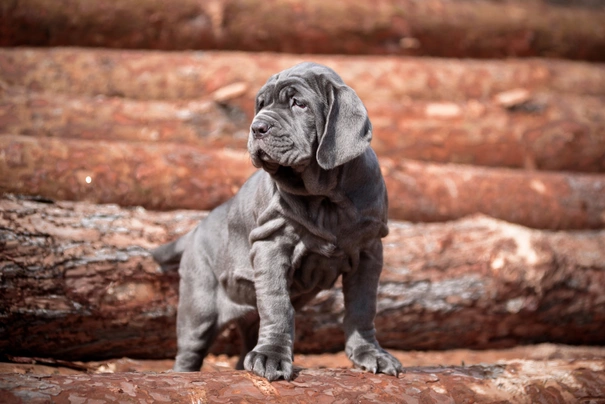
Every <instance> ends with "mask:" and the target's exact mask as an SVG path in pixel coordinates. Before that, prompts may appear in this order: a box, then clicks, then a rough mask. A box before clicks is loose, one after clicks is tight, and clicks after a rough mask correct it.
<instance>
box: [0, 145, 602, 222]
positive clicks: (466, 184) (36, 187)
mask: <svg viewBox="0 0 605 404" xmlns="http://www.w3.org/2000/svg"><path fill="white" fill-rule="evenodd" d="M380 163H381V166H382V168H383V173H384V176H385V180H386V183H387V189H388V191H389V215H390V217H391V218H393V219H400V220H410V221H414V222H417V221H423V222H431V221H443V220H450V219H456V218H460V217H463V216H466V215H470V214H473V213H484V214H486V215H489V216H492V217H495V218H498V219H503V220H506V221H509V222H513V223H519V224H523V225H526V226H529V227H535V228H544V229H584V228H602V227H604V226H605V214H604V212H605V193H604V190H605V176H604V175H603V174H598V175H597V174H571V173H563V172H557V173H552V172H532V171H518V170H509V169H497V168H480V167H472V166H464V165H453V164H452V165H447V164H445V165H444V164H430V163H422V162H414V161H411V160H395V159H390V158H381V159H380ZM253 170H254V167H253V166H252V164H251V163H250V162H249V157H248V156H247V154H246V152H245V151H243V150H235V151H234V150H232V149H216V150H212V149H201V148H197V147H193V146H186V145H178V144H170V143H157V144H151V145H150V144H146V143H145V144H143V143H129V142H99V141H83V140H74V139H54V138H31V137H26V136H12V135H4V136H0V174H2V175H0V190H2V191H4V192H14V193H22V194H28V195H42V196H44V197H48V198H54V199H69V200H87V201H91V202H96V203H117V204H119V205H122V206H133V205H141V206H143V207H145V208H148V209H161V210H165V209H210V208H214V207H216V206H217V205H218V204H219V203H221V202H223V201H225V200H227V199H228V198H229V197H231V196H232V195H233V194H234V193H235V192H236V191H237V190H238V189H239V187H240V186H241V185H242V184H243V182H244V181H245V179H246V178H247V177H248V176H249V175H250V174H251V173H252V172H253ZM87 181H90V183H88V182H87Z"/></svg>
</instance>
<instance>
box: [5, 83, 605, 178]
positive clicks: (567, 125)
mask: <svg viewBox="0 0 605 404" xmlns="http://www.w3.org/2000/svg"><path fill="white" fill-rule="evenodd" d="M506 94H507V93H502V94H501V96H500V98H503V97H505V96H506ZM508 94H509V96H512V97H515V96H516V97H517V99H516V100H515V99H513V100H512V101H510V102H512V105H508V104H507V106H504V105H501V104H499V103H498V101H497V99H498V98H496V101H483V102H481V101H478V100H471V101H467V102H462V103H453V102H427V101H413V100H410V99H405V100H401V101H400V102H398V103H397V104H392V103H385V102H383V101H378V100H376V99H375V98H371V99H370V100H369V101H368V102H366V107H367V108H368V113H369V115H370V118H371V120H372V122H373V128H374V138H373V142H372V146H373V148H374V150H375V151H376V152H377V153H378V154H379V155H380V156H388V157H393V158H410V159H418V160H425V161H435V162H444V163H449V162H454V163H465V164H473V165H483V166H495V167H516V168H520V167H526V168H532V169H536V168H537V169H546V170H567V171H581V172H605V112H604V111H605V101H604V99H602V98H599V97H587V96H574V95H567V96H565V97H564V98H562V97H560V95H558V94H553V93H535V94H530V93H529V92H527V91H525V90H518V91H516V92H513V93H508ZM515 94H516V95H515ZM248 102H250V103H252V102H253V100H252V99H250V100H248ZM252 111H253V110H252V107H250V109H248V110H246V111H243V110H240V109H239V108H237V107H232V108H229V107H226V106H221V104H219V103H217V102H216V101H214V100H213V99H212V98H210V97H209V98H206V99H200V100H196V101H139V100H131V99H123V98H118V97H109V98H108V97H98V96H97V97H82V96H79V97H74V96H69V95H61V94H59V95H58V94H46V93H36V92H23V91H19V90H16V89H10V90H6V91H4V93H3V94H2V95H1V96H0V133H14V134H24V135H30V136H38V137H40V136H53V137H67V138H77V139H92V140H110V141H115V140H117V141H123V140H126V141H144V142H162V141H165V142H176V143H179V144H189V145H196V146H202V147H207V146H212V147H224V146H229V147H234V148H240V149H244V148H245V147H246V143H247V136H248V131H249V129H248V128H249V125H250V122H251V121H252V118H253V117H252Z"/></svg>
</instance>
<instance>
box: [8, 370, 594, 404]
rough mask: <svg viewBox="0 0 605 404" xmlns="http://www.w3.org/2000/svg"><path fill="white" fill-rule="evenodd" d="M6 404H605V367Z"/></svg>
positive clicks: (29, 385)
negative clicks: (80, 403)
mask: <svg viewBox="0 0 605 404" xmlns="http://www.w3.org/2000/svg"><path fill="white" fill-rule="evenodd" d="M0 398H2V399H3V402H4V403H6V404H13V403H21V402H28V403H32V404H35V403H49V402H50V403H73V402H78V401H84V400H86V401H92V400H94V402H98V403H108V402H121V401H124V400H128V401H137V402H147V401H151V402H159V401H161V402H171V403H178V402H188V403H191V402H193V403H207V402H226V403H240V402H246V403H267V402H269V403H283V402H288V403H308V402H321V403H342V402H364V403H386V402H393V403H395V402H422V403H427V404H429V403H430V404H438V403H450V402H452V403H453V402H456V403H459V402H472V403H496V402H498V403H505V402H506V403H508V402H514V403H519V404H524V403H528V404H529V403H536V402H539V403H579V402H583V403H593V402H600V401H601V400H604V399H605V367H604V365H603V362H602V361H587V360H585V361H576V362H566V361H561V360H558V361H557V360H554V361H545V362H536V361H529V360H526V361H524V360H519V361H508V362H501V363H499V364H497V365H473V366H450V367H417V368H408V369H407V371H406V373H404V374H402V375H400V376H399V377H398V378H396V377H389V376H385V375H374V374H371V373H363V372H361V371H357V370H345V369H298V370H297V374H296V378H295V379H294V380H293V381H292V382H284V381H278V382H273V383H269V382H267V381H266V380H265V379H261V378H259V377H256V376H253V375H251V374H250V373H247V372H244V371H239V372H237V371H223V372H209V373H204V372H202V373H189V374H187V373H165V374H155V373H115V374H87V375H68V376H65V375H54V376H39V375H16V374H2V375H0Z"/></svg>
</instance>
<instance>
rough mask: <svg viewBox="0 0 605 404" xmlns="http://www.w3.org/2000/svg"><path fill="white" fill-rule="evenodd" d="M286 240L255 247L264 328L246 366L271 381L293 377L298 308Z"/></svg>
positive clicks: (258, 300) (255, 244)
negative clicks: (290, 284) (291, 287)
mask: <svg viewBox="0 0 605 404" xmlns="http://www.w3.org/2000/svg"><path fill="white" fill-rule="evenodd" d="M284 249H285V248H284V246H283V244H282V243H278V242H276V241H256V242H255V243H254V245H253V248H252V255H251V259H252V264H253V266H254V285H255V288H256V305H257V308H258V314H259V317H260V329H259V336H258V343H257V344H256V347H254V349H253V350H252V351H251V352H249V353H248V354H247V355H246V359H245V360H244V368H245V369H246V370H248V371H251V372H254V373H256V374H257V375H259V376H262V377H265V378H267V379H268V380H269V381H271V380H276V379H279V378H284V379H285V380H290V379H291V378H292V345H293V340H294V308H293V307H292V303H291V301H290V293H289V288H288V278H287V276H288V272H289V267H290V260H289V256H288V254H287V253H286V251H284Z"/></svg>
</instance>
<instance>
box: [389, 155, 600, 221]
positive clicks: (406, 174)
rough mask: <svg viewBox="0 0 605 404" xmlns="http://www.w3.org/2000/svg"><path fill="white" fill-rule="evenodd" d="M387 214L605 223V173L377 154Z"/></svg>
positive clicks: (429, 218) (420, 218)
mask: <svg viewBox="0 0 605 404" xmlns="http://www.w3.org/2000/svg"><path fill="white" fill-rule="evenodd" d="M380 164H381V167H382V171H383V174H384V178H385V181H386V184H387V189H388V192H389V216H390V217H392V218H397V219H400V220H411V221H414V222H439V221H445V220H453V219H457V218H460V217H464V216H467V215H471V214H474V213H483V214H486V215H489V216H492V217H495V218H498V219H502V220H505V221H508V222H512V223H518V224H522V225H525V226H529V227H533V228H539V229H585V228H603V227H604V226H605V176H604V175H602V174H599V175H596V174H593V175H588V174H570V173H564V172H539V171H533V172H532V171H522V170H511V169H500V168H484V167H470V166H464V165H456V164H432V163H422V162H415V161H411V160H395V159H387V158H382V159H380Z"/></svg>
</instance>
